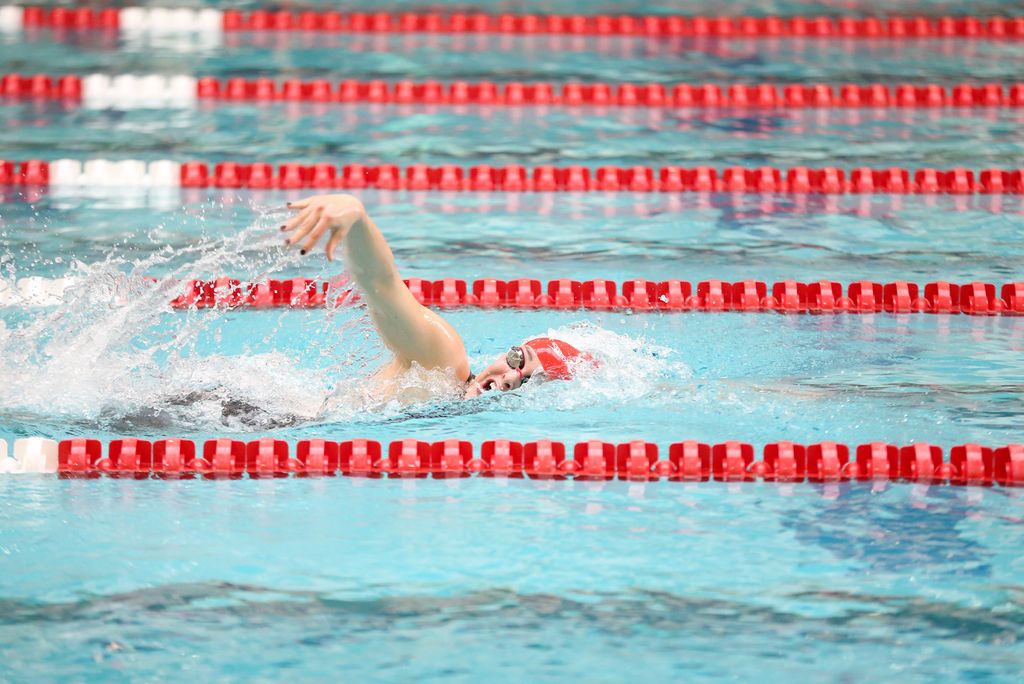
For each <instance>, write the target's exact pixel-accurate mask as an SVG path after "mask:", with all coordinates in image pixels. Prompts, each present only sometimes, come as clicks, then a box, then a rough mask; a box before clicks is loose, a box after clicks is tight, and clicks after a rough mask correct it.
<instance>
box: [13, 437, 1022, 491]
mask: <svg viewBox="0 0 1024 684" xmlns="http://www.w3.org/2000/svg"><path fill="white" fill-rule="evenodd" d="M200 446H201V448H200V449H199V450H198V451H197V448H196V447H197V445H196V443H195V442H193V441H191V440H187V439H161V440H157V441H155V442H150V441H148V440H142V439H134V438H127V439H117V440H113V441H111V442H110V443H109V444H108V445H107V448H106V450H105V451H106V454H105V455H104V448H103V444H102V443H101V442H100V441H99V440H96V439H84V438H78V439H68V440H63V441H61V442H57V441H54V440H51V439H43V438H40V437H29V438H23V439H18V440H16V441H15V443H14V454H13V457H8V456H7V443H6V441H4V440H0V473H59V474H60V475H61V476H64V477H99V476H100V475H108V476H111V477H126V478H139V479H141V478H148V477H157V478H192V477H195V476H197V475H198V476H202V477H207V478H216V477H226V478H240V477H243V476H248V477H250V478H259V477H284V476H287V475H299V476H331V475H343V476H350V477H370V478H380V477H388V478H425V477H428V476H430V477H434V478H462V477H469V476H473V475H476V476H483V477H513V478H521V477H526V478H531V479H547V480H565V479H574V480H591V481H595V480H596V481H607V480H613V479H618V480H628V481H656V480H669V481H674V482H707V481H709V480H715V481H719V482H752V481H755V480H763V481H768V482H819V483H821V482H841V481H848V480H860V481H865V480H868V481H892V482H912V483H918V484H933V485H945V484H950V485H965V486H992V485H996V484H998V485H1003V486H1024V444H1009V445H1007V446H1003V447H1000V448H991V447H987V446H982V445H980V444H973V443H971V444H961V445H957V446H954V447H952V448H951V449H950V450H949V458H948V460H946V459H945V458H944V454H943V450H942V448H941V447H939V446H936V445H934V444H928V443H924V442H918V443H914V444H908V445H902V446H900V445H895V444H887V443H884V442H869V443H866V444H860V445H853V446H847V445H845V444H840V443H836V442H820V443H817V444H807V445H804V444H797V443H794V442H788V441H783V442H772V443H769V444H765V445H764V446H763V448H762V450H761V458H760V459H755V448H754V446H753V445H751V444H748V443H745V442H737V441H728V442H722V443H719V444H707V443H702V442H696V441H682V442H675V443H672V444H671V445H669V447H668V458H667V459H659V449H658V445H657V444H655V443H652V442H646V441H641V440H636V441H631V442H625V443H622V444H614V443H610V442H603V441H598V440H588V441H583V442H578V443H576V444H575V445H571V444H570V445H566V444H564V443H562V442H558V441H551V440H539V441H535V442H527V443H525V444H524V443H520V442H514V441H509V440H488V441H485V442H483V443H482V444H480V447H479V449H477V450H474V447H473V445H472V444H471V443H470V442H468V441H465V440H457V439H449V440H444V441H440V442H434V443H430V442H424V441H420V440H416V439H402V440H397V441H393V442H391V443H390V444H386V445H382V444H381V443H380V442H378V441H374V440H365V439H354V440H347V441H341V442H336V441H331V440H324V439H309V440H302V441H300V442H298V443H297V444H296V445H295V452H294V453H295V456H294V458H292V456H291V450H290V448H289V444H288V442H286V441H283V440H278V439H273V438H270V437H264V438H262V439H257V440H253V441H250V442H243V441H240V440H233V439H211V440H208V441H206V442H205V443H203V444H201V445H200Z"/></svg>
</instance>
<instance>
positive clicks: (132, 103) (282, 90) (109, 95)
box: [0, 73, 1024, 109]
mask: <svg viewBox="0 0 1024 684" xmlns="http://www.w3.org/2000/svg"><path fill="white" fill-rule="evenodd" d="M0 96H2V97H5V98H14V99H33V100H37V99H58V100H62V101H70V102H82V103H83V104H85V105H86V106H89V107H95V108H102V107H114V108H155V107H194V106H195V105H196V103H197V102H198V101H199V100H203V101H218V102H219V101H230V102H239V101H255V102H273V101H286V102H345V103H373V104H418V105H485V106H521V105H537V106H553V107H560V106H564V107H576V106H616V107H679V108H709V109H715V108H742V109H747V108H776V107H785V108H795V109H809V108H847V109H849V108H887V107H898V108H936V107H989V108H991V107H1024V83H1006V84H1004V83H983V84H978V83H961V84H958V85H955V86H952V87H945V86H942V85H939V84H935V83H930V84H923V85H920V84H909V83H903V84H895V85H885V84H881V83H872V84H864V85H861V84H854V83H845V84H828V83H815V84H810V85H801V84H790V85H779V84H775V83H755V84H742V83H737V84H732V85H727V86H723V85H718V84H714V83H704V84H690V83H679V84H675V85H671V86H664V85H661V84H657V83H566V84H562V85H559V84H550V83H521V82H512V83H496V82H493V81H476V82H469V81H450V82H440V81H407V80H402V81H395V82H387V81H382V80H372V81H358V80H351V79H350V80H343V81H340V82H332V81H329V80H326V79H320V80H311V81H303V80H299V79H286V80H280V81H279V80H275V79H271V78H258V79H244V78H225V79H217V78H212V77H202V78H196V77H194V76H188V75H177V76H165V75H160V74H149V75H135V74H121V75H118V76H108V75H106V74H88V75H85V76H76V75H65V76H50V75H47V74H34V75H22V74H17V73H8V74H4V75H2V76H0Z"/></svg>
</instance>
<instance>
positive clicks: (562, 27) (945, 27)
mask: <svg viewBox="0 0 1024 684" xmlns="http://www.w3.org/2000/svg"><path fill="white" fill-rule="evenodd" d="M33 28H50V29H56V30H91V29H106V30H121V31H124V32H138V33H172V32H193V33H195V32H207V33H225V32H231V31H323V32H359V33H362V32H371V33H411V32H420V33H504V34H548V35H553V34H555V35H597V36H648V37H658V38H664V37H680V38H686V37H689V38H705V37H707V38H774V39H801V38H817V39H822V38H826V39H827V38H833V39H834V38H843V39H891V40H907V39H920V38H959V39H973V40H1019V39H1021V38H1024V17H1005V16H990V17H979V16H959V17H951V16H942V17H927V16H921V15H907V16H887V17H839V18H833V17H820V16H818V17H815V16H792V17H778V16H768V17H723V16H693V17H691V16H652V15H628V16H624V15H616V16H612V15H587V16H585V15H538V14H508V13H500V14H481V13H465V12H447V13H437V12H400V13H395V12H337V11H331V10H324V11H301V12H291V11H288V10H267V9H255V10H252V11H248V12H242V11H238V10H225V11H221V10H217V9H185V8H180V9H170V8H161V7H125V8H120V9H119V8H103V9H92V8H88V7H77V8H76V7H54V8H45V7H38V6H25V7H21V6H5V7H2V8H0V30H8V31H20V30H25V29H33Z"/></svg>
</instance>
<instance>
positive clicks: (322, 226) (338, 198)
mask: <svg viewBox="0 0 1024 684" xmlns="http://www.w3.org/2000/svg"><path fill="white" fill-rule="evenodd" d="M288 208H289V209H297V210H299V213H298V214H296V215H295V216H293V217H292V218H291V219H289V220H288V222H287V223H285V224H284V225H283V226H281V230H283V231H285V232H291V233H292V235H291V236H290V237H288V239H287V240H285V243H286V244H289V245H294V244H298V243H299V242H302V241H303V239H304V240H305V242H303V244H302V250H301V253H302V254H305V253H306V252H308V251H310V250H311V249H313V247H315V246H316V243H318V242H319V241H320V238H322V237H323V236H324V234H325V233H327V232H328V231H330V233H331V237H330V239H329V240H327V248H326V250H325V251H326V252H327V259H328V260H329V261H334V250H335V249H337V247H338V244H339V243H340V242H341V241H342V240H344V239H345V235H347V234H348V232H349V231H350V230H351V229H352V226H354V225H356V224H357V223H359V222H360V221H361V220H363V219H364V218H366V210H365V209H364V208H363V203H362V202H360V201H359V200H358V199H356V198H355V197H353V196H352V195H314V196H313V197H307V198H306V199H302V200H299V201H297V202H290V203H289V204H288Z"/></svg>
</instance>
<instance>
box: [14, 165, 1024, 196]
mask: <svg viewBox="0 0 1024 684" xmlns="http://www.w3.org/2000/svg"><path fill="white" fill-rule="evenodd" d="M5 185H7V186H11V185H21V186H56V185H64V186H121V187H184V188H206V187H215V188H235V189H237V188H248V189H270V188H281V189H331V188H345V189H350V190H361V189H367V188H375V189H380V190H442V191H450V192H458V191H474V192H488V191H500V192H558V191H562V192H592V191H598V192H677V193H678V192H724V193H797V194H805V193H814V194H829V195H832V194H845V193H851V194H876V193H879V194H908V193H916V194H925V195H939V194H949V195H973V194H997V195H1001V194H1024V169H978V170H972V169H967V168H963V167H957V168H952V169H931V168H922V169H916V170H911V169H906V168H899V167H890V168H886V169H872V168H867V167H857V168H852V169H841V168H838V167H834V166H828V167H824V168H817V169H812V168H809V167H806V166H794V167H790V168H784V169H781V168H776V167H770V166H762V167H758V168H747V167H739V166H734V167H728V168H724V169H716V168H714V167H710V166H697V167H681V166H663V167H660V168H654V167H648V166H633V167H629V168H623V167H617V166H602V167H598V168H596V169H590V168H588V167H586V166H565V167H556V166H549V165H541V166H536V167H532V168H528V167H524V166H519V165H508V166H503V167H494V166H489V165H477V166H472V167H469V168H468V169H467V168H464V167H462V166H458V165H455V164H442V165H440V166H428V165H426V164H410V165H408V166H405V167H401V166H398V165H397V164H381V165H377V166H374V165H366V164H346V165H343V166H340V167H339V166H337V165H335V164H329V163H317V164H295V163H281V164H279V165H278V166H277V169H276V171H275V168H274V165H273V164H270V163H265V162H257V163H253V164H243V163H238V162H231V161H226V162H220V163H218V164H214V165H212V169H211V165H209V164H206V163H204V162H198V161H190V162H184V163H179V162H175V161H171V160H158V161H151V162H148V163H147V162H144V161H140V160H132V159H128V160H120V161H111V160H106V159H91V160H87V161H85V162H81V161H78V160H74V159H58V160H55V161H53V162H47V161H43V160H39V159H30V160H26V161H10V160H7V161H2V160H0V186H5Z"/></svg>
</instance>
